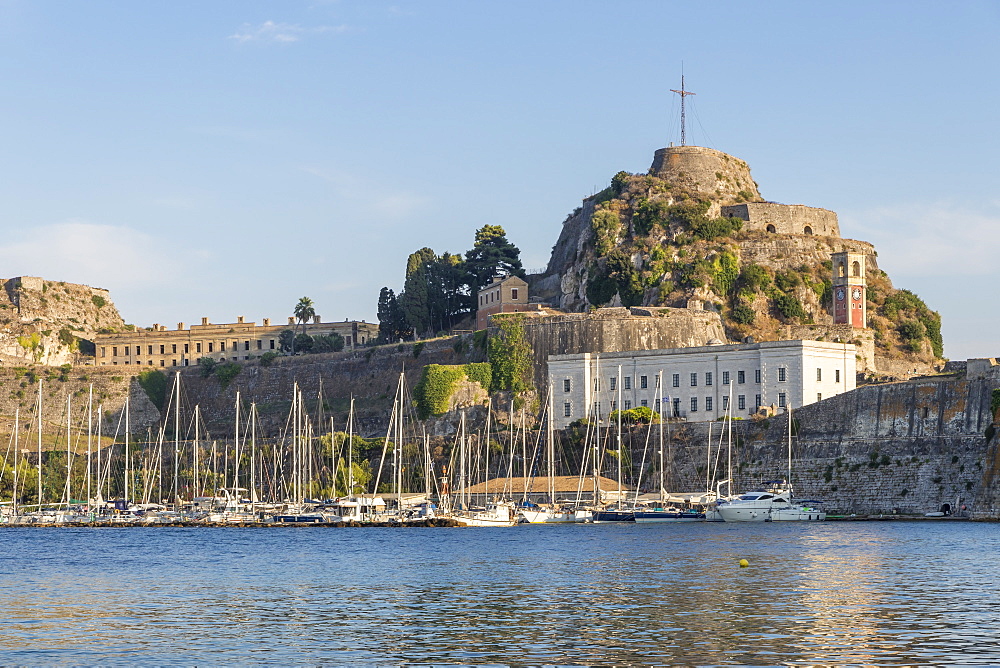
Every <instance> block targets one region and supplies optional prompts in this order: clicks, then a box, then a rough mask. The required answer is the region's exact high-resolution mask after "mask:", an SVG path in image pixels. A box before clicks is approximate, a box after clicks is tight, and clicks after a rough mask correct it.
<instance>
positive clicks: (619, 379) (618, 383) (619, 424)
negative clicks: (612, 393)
mask: <svg viewBox="0 0 1000 668" xmlns="http://www.w3.org/2000/svg"><path fill="white" fill-rule="evenodd" d="M616 384H617V386H618V401H617V402H616V403H615V406H616V408H617V409H618V436H617V439H618V504H619V506H620V505H621V502H622V459H623V457H622V365H621V364H619V365H618V382H617V383H616Z"/></svg>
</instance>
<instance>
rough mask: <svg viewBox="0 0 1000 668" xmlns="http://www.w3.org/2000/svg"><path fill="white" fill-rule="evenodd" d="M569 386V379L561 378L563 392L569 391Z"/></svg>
mask: <svg viewBox="0 0 1000 668" xmlns="http://www.w3.org/2000/svg"><path fill="white" fill-rule="evenodd" d="M570 387H571V383H570V379H569V378H563V392H569V391H570Z"/></svg>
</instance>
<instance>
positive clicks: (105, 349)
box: [101, 346, 108, 357]
mask: <svg viewBox="0 0 1000 668" xmlns="http://www.w3.org/2000/svg"><path fill="white" fill-rule="evenodd" d="M107 356H108V349H107V348H105V347H104V346H101V357H107Z"/></svg>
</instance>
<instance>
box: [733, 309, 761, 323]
mask: <svg viewBox="0 0 1000 668" xmlns="http://www.w3.org/2000/svg"><path fill="white" fill-rule="evenodd" d="M729 317H730V319H731V320H732V321H733V322H735V323H737V324H739V325H752V324H753V323H754V320H755V319H756V318H757V314H756V313H755V312H754V310H753V309H752V308H750V307H749V306H747V305H746V304H740V305H739V306H737V307H736V308H734V309H733V310H732V313H731V314H730V316H729Z"/></svg>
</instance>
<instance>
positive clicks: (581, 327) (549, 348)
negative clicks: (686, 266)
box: [490, 307, 726, 388]
mask: <svg viewBox="0 0 1000 668" xmlns="http://www.w3.org/2000/svg"><path fill="white" fill-rule="evenodd" d="M522 318H523V320H522V322H523V324H524V331H525V335H526V336H527V339H528V342H529V343H530V344H531V348H532V351H533V354H534V363H535V366H534V371H535V374H534V380H535V387H538V388H543V387H545V383H546V382H547V378H548V359H549V355H565V354H571V353H603V352H620V351H625V350H657V349H660V348H688V347H691V346H703V345H705V344H706V343H707V342H708V341H710V340H712V339H718V340H719V341H721V342H725V341H726V332H725V329H723V327H722V320H721V319H720V318H719V314H718V313H715V312H712V311H699V310H694V309H683V308H655V307H632V308H603V309H597V310H596V311H593V312H591V313H563V314H559V315H545V316H533V315H531V314H524V315H523V316H522ZM494 331H495V329H494V328H491V329H490V332H494Z"/></svg>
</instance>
